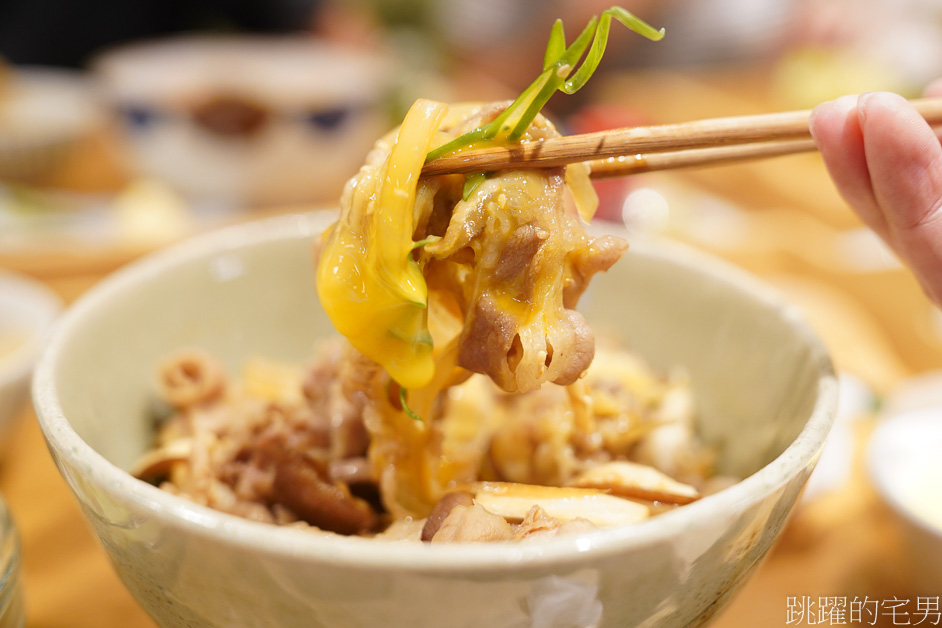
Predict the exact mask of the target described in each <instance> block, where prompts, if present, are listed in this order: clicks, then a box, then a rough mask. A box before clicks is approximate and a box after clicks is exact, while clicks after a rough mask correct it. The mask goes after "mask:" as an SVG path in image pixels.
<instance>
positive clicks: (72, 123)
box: [0, 67, 101, 183]
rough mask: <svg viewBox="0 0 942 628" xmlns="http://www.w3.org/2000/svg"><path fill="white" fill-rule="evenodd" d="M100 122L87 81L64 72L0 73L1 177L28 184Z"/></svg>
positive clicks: (54, 165)
mask: <svg viewBox="0 0 942 628" xmlns="http://www.w3.org/2000/svg"><path fill="white" fill-rule="evenodd" d="M100 120H101V111H100V108H99V104H98V102H97V100H96V98H95V96H94V90H93V88H92V86H91V85H90V83H89V81H88V80H87V79H86V78H85V77H83V76H82V75H80V74H78V73H74V72H70V71H67V70H58V69H51V68H40V67H24V68H10V69H5V70H4V72H3V73H2V76H0V180H8V181H18V182H27V183H28V182H33V181H35V180H37V179H40V178H42V177H43V176H45V175H47V174H48V173H50V172H51V171H53V170H55V169H56V168H57V167H59V166H60V165H61V164H62V163H63V162H64V161H65V160H66V158H67V157H68V156H69V154H70V153H71V151H72V150H74V148H75V146H76V145H77V144H78V143H79V142H80V141H81V140H82V139H84V138H85V137H87V136H88V135H90V134H91V133H92V131H93V129H94V128H95V127H96V125H97V124H98V123H99V122H100Z"/></svg>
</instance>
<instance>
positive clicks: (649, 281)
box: [40, 213, 830, 479]
mask: <svg viewBox="0 0 942 628" xmlns="http://www.w3.org/2000/svg"><path fill="white" fill-rule="evenodd" d="M332 219H333V215H332V214H329V213H327V214H317V215H311V216H291V217H287V218H280V219H276V220H269V221H263V222H260V223H256V224H254V225H248V226H243V227H236V228H234V229H230V230H227V231H223V232H219V233H216V234H212V235H211V236H210V237H205V238H202V239H199V240H196V241H191V242H189V243H184V244H183V245H181V246H178V247H176V248H174V249H172V250H170V251H166V252H164V253H162V254H159V255H157V256H155V257H152V258H150V259H148V260H145V261H144V262H141V263H139V264H137V265H135V266H134V267H133V268H132V269H129V270H128V271H126V272H123V273H120V274H119V275H117V276H114V277H112V278H111V279H110V280H109V281H106V282H105V283H103V284H102V285H100V286H99V287H98V288H97V289H96V290H95V291H94V292H93V293H92V294H91V295H90V296H89V297H88V298H86V299H83V300H82V301H80V302H79V303H78V304H76V306H75V307H74V308H73V310H72V311H71V312H70V315H69V320H68V324H67V325H66V327H67V328H66V329H63V330H62V333H60V334H59V335H58V338H57V339H56V340H55V342H54V343H53V344H54V347H53V350H52V352H51V353H50V354H49V355H47V357H46V360H45V362H47V363H48V364H47V367H48V368H50V369H51V370H50V372H49V376H48V378H47V379H48V381H49V382H51V385H52V390H51V391H46V392H49V393H50V394H52V395H54V396H55V397H57V403H58V404H59V405H60V407H61V411H62V413H63V415H64V417H65V418H66V420H67V421H68V423H69V424H70V425H71V428H73V429H74V430H75V432H77V434H78V436H79V437H80V438H81V439H82V440H84V441H85V442H86V443H88V445H90V446H91V447H92V448H93V449H94V450H95V451H97V452H98V453H99V454H101V455H102V456H103V457H104V458H106V459H107V460H108V461H110V462H111V463H113V464H115V465H117V466H119V467H121V468H125V469H126V468H128V467H129V466H130V465H131V464H132V463H133V462H134V461H135V460H136V459H137V457H138V456H139V455H140V454H141V453H142V452H143V451H145V450H146V449H147V448H148V446H149V443H150V439H151V437H152V431H151V427H150V425H149V423H148V421H147V418H146V417H147V408H148V405H149V404H150V403H151V400H152V398H153V392H154V387H153V382H154V369H155V364H156V363H157V361H158V359H159V358H161V357H162V356H163V355H165V354H166V353H167V352H168V351H171V350H173V349H175V348H178V347H184V346H198V347H202V348H205V349H207V350H209V351H211V352H213V353H215V354H216V355H218V356H219V357H220V358H221V359H222V360H223V361H224V362H225V363H226V364H227V365H228V367H229V368H230V369H231V373H232V374H234V375H238V373H239V367H240V364H242V363H243V361H244V360H246V359H247V358H250V357H258V356H261V357H271V358H276V359H282V360H289V361H304V360H305V359H307V358H308V357H309V356H310V355H311V354H312V351H313V348H314V346H315V344H316V342H317V341H318V339H320V338H323V337H325V336H327V335H331V334H333V333H334V332H333V329H332V326H331V325H330V323H329V321H328V319H327V318H326V316H325V315H324V313H323V311H322V310H321V308H320V305H319V303H318V301H317V297H316V294H315V289H314V276H313V270H312V243H313V241H314V238H315V237H316V234H317V233H319V232H320V230H321V229H322V228H323V227H324V226H326V225H327V224H329V223H330V222H331V221H332ZM580 309H581V310H582V311H583V312H584V313H585V315H586V317H587V319H588V321H589V323H590V325H592V326H593V328H594V329H595V330H596V333H597V334H599V335H615V336H617V337H618V338H620V339H621V340H623V341H624V342H625V343H626V345H627V346H628V347H629V348H630V349H632V350H634V351H637V352H639V353H640V354H642V355H643V356H645V357H646V358H647V359H649V360H650V361H651V362H652V364H653V365H654V366H655V367H656V368H661V369H670V368H675V367H677V366H678V365H680V366H682V367H683V368H684V369H685V370H686V371H687V373H688V374H689V376H690V378H691V384H692V386H693V388H694V394H695V395H696V398H697V399H698V401H699V407H700V415H699V420H700V423H701V428H702V431H703V434H704V436H705V437H706V439H707V440H708V441H710V442H711V443H714V444H716V445H717V446H718V447H719V448H720V459H721V461H722V468H721V471H722V472H724V473H732V474H736V475H739V476H747V475H749V474H752V473H754V472H756V471H758V470H759V469H760V468H762V467H763V466H764V465H766V464H767V463H769V462H770V461H772V460H773V459H775V458H776V457H778V456H780V455H781V454H782V453H783V452H784V451H785V450H786V448H787V447H788V446H789V444H790V443H792V442H793V441H794V440H795V439H796V437H797V436H798V435H799V433H800V432H801V431H802V429H803V428H804V427H805V425H806V423H807V422H808V420H809V417H811V416H812V415H813V411H814V410H815V407H816V404H818V403H819V402H820V385H821V379H822V377H827V376H828V375H829V374H830V363H829V361H828V358H827V355H826V353H825V352H824V350H823V349H822V347H821V345H820V343H819V342H818V341H817V339H816V338H815V337H814V336H813V335H812V334H811V333H810V332H809V331H808V330H807V328H806V327H805V326H804V325H803V324H802V323H801V321H800V320H799V318H798V316H797V313H796V312H794V311H792V310H791V309H789V308H788V307H787V306H784V305H783V304H782V303H781V302H780V301H779V300H778V299H777V298H775V297H774V296H773V295H771V294H770V293H769V292H768V291H767V290H765V289H763V288H762V287H761V285H759V284H758V283H757V282H755V281H754V280H752V279H751V278H750V277H748V276H746V275H745V274H743V273H741V272H740V271H738V270H736V269H734V268H731V267H728V266H726V265H725V264H720V263H718V262H713V261H711V260H705V259H704V258H702V257H701V256H700V255H698V254H695V253H694V252H692V251H688V250H687V249H685V248H676V247H674V246H667V245H653V246H650V245H644V244H641V243H639V244H636V245H633V246H632V248H631V249H630V251H629V253H628V255H627V256H626V258H625V259H623V260H622V261H621V262H619V263H618V264H616V266H615V267H614V268H613V269H612V270H610V271H609V272H608V273H605V274H602V275H599V276H597V277H596V278H595V280H594V283H593V285H592V287H591V289H590V291H589V292H588V293H587V294H586V295H585V297H584V299H583V301H582V303H581V307H580ZM40 392H42V391H40ZM818 427H819V428H820V427H821V426H818ZM823 429H824V430H825V432H826V426H824V428H823ZM47 431H48V430H47ZM815 439H816V441H820V440H823V434H818V435H816V436H815ZM53 446H54V447H55V446H56V444H55V443H53ZM816 446H820V442H816ZM801 455H802V456H807V457H810V456H812V455H813V453H808V452H807V451H806V452H803V453H802V454H801ZM806 463H807V460H804V461H798V462H796V463H795V465H792V467H791V468H792V469H793V470H794V469H795V468H797V466H800V465H803V464H806ZM783 479H784V478H783Z"/></svg>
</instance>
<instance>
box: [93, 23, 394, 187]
mask: <svg viewBox="0 0 942 628" xmlns="http://www.w3.org/2000/svg"><path fill="white" fill-rule="evenodd" d="M390 66H391V64H390V63H389V62H388V60H387V59H383V58H381V57H380V56H379V55H375V54H370V53H366V52H359V51H354V50H350V49H349V48H341V47H338V46H332V45H328V44H325V43H320V42H317V41H315V40H312V39H311V38H302V37H260V36H257V37H250V36H228V37H223V36H216V37H213V36H205V35H204V36H184V37H176V38H170V39H164V40H159V41H154V42H146V43H138V44H131V45H128V46H124V47H121V48H117V49H115V50H112V51H110V52H108V53H106V54H104V55H102V56H101V57H100V58H99V59H98V60H97V61H96V62H95V65H94V68H95V75H96V76H97V78H98V80H99V82H100V85H101V87H102V92H103V95H104V98H105V100H106V101H107V103H108V105H109V108H110V110H111V111H112V112H113V113H114V114H115V115H116V117H117V120H118V121H119V125H118V128H119V130H120V137H121V139H122V142H121V145H122V147H123V148H124V150H125V152H126V155H127V157H128V161H129V163H130V165H131V169H132V170H133V172H134V173H136V174H138V175H140V176H144V177H148V178H153V179H157V180H160V181H163V182H165V183H167V184H169V185H170V186H172V187H173V188H175V189H176V190H177V191H178V192H180V193H182V194H184V195H186V196H188V197H190V198H193V199H198V200H208V201H223V202H230V203H237V204H249V205H263V204H279V203H300V202H310V201H325V200H328V199H329V200H330V201H331V202H333V201H334V200H335V199H337V198H338V197H339V196H340V191H341V188H342V186H343V183H344V182H345V181H346V180H347V179H349V178H350V177H351V176H353V175H354V174H355V173H356V171H357V170H358V169H359V167H360V165H361V164H362V163H363V159H364V157H365V155H366V153H367V151H368V150H369V149H370V148H371V147H372V145H373V142H374V141H375V139H376V138H377V137H378V136H379V135H381V134H382V133H384V132H386V131H387V130H388V129H389V128H391V127H392V125H393V123H392V121H391V120H390V118H389V110H390V108H391V104H390V98H391V93H390V92H391V89H392V86H393V78H392V77H393V76H394V75H395V72H394V71H393V70H392V68H391V67H390ZM217 98H228V99H233V98H234V99H236V100H237V101H238V102H240V103H248V104H250V105H251V106H252V107H257V108H258V111H263V112H265V114H264V115H265V117H264V121H262V122H259V123H258V125H257V127H252V129H253V130H251V131H246V132H234V133H226V132H219V130H218V128H216V127H214V126H212V125H209V126H207V125H205V124H201V123H200V122H199V120H201V118H199V117H194V115H193V111H194V110H195V109H194V107H196V106H197V105H198V104H199V103H206V102H208V101H210V100H212V99H217ZM236 128H238V127H236ZM214 129H216V130H214Z"/></svg>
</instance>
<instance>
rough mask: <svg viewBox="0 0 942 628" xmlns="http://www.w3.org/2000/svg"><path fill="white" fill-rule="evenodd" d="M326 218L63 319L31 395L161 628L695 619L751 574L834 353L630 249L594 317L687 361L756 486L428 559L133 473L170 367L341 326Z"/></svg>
mask: <svg viewBox="0 0 942 628" xmlns="http://www.w3.org/2000/svg"><path fill="white" fill-rule="evenodd" d="M332 220H333V215H331V214H318V215H308V216H286V217H281V218H278V219H272V220H269V221H262V222H258V223H255V224H246V225H243V226H238V227H234V228H230V229H227V230H223V231H219V232H215V233H212V234H209V235H206V236H202V237H200V238H198V239H195V240H192V241H189V242H185V243H183V244H181V245H178V246H176V247H174V248H171V249H168V250H165V251H162V252H158V253H156V254H155V255H153V256H151V257H149V258H146V259H144V260H142V261H140V262H138V263H135V264H134V265H133V266H130V267H127V268H126V269H125V270H122V271H120V272H119V273H118V274H116V275H114V276H113V277H111V278H109V279H107V280H105V281H104V282H103V283H101V284H100V285H98V286H97V287H96V288H95V289H93V290H92V291H90V292H89V293H88V294H87V296H85V297H83V298H82V299H81V300H80V301H78V302H77V303H76V304H75V305H74V306H73V307H72V308H71V310H70V311H69V312H68V313H67V314H66V315H65V316H64V319H63V321H62V324H61V326H60V327H59V329H58V331H57V333H56V334H55V337H54V338H53V339H52V340H51V342H50V344H49V346H48V349H47V351H46V353H45V355H44V357H43V359H42V361H41V364H40V365H39V367H38V369H37V373H36V379H35V384H34V399H35V404H36V407H37V409H38V415H39V420H40V423H41V426H42V429H43V431H44V433H45V435H46V438H47V439H48V442H49V446H50V449H51V451H52V454H53V456H54V457H55V459H56V462H57V464H58V466H59V469H61V471H62V474H63V476H64V477H65V479H66V480H67V482H68V484H69V485H70V486H71V488H72V490H73V491H74V492H75V494H76V495H77V497H78V499H79V501H80V502H81V505H82V508H83V510H84V512H85V514H86V516H87V517H88V520H89V521H90V522H91V524H92V526H93V527H94V530H95V532H96V533H97V534H98V536H99V538H100V539H101V542H102V544H103V546H104V547H105V549H106V550H107V551H108V553H109V554H110V556H111V559H112V561H113V564H114V566H115V569H116V570H117V572H118V574H119V575H120V577H121V579H122V580H123V581H124V583H125V584H126V585H127V587H128V589H130V591H131V592H132V593H133V595H134V596H135V597H136V598H137V599H138V601H139V602H140V603H141V604H142V605H143V607H144V608H145V609H146V610H147V612H148V613H150V615H151V616H152V617H153V618H154V619H155V620H156V621H157V622H158V623H159V624H161V625H163V626H226V627H233V626H324V627H328V626H329V627H332V628H333V627H338V626H352V627H360V626H450V627H461V626H469V627H471V626H474V627H478V626H490V627H517V626H520V627H523V626H539V627H547V628H548V627H553V626H575V625H578V626H607V627H617V628H624V627H625V626H654V625H657V626H696V625H699V624H701V623H704V622H706V621H707V620H708V619H709V618H710V617H711V616H713V614H714V613H716V611H717V610H718V609H719V608H720V607H722V605H723V604H724V603H725V602H726V601H728V600H729V599H730V598H731V596H732V595H733V594H734V592H735V591H736V590H737V589H738V588H739V586H740V585H741V584H743V582H744V581H745V579H746V578H747V576H748V575H749V574H750V573H751V572H752V571H753V570H754V569H755V567H756V566H757V564H758V563H759V561H760V560H761V559H762V557H763V556H764V555H765V554H766V552H767V551H768V550H769V547H770V545H771V544H772V542H773V540H774V539H775V538H776V536H777V535H778V534H779V532H780V530H781V529H782V527H783V525H784V523H785V520H786V517H787V516H788V514H789V511H790V510H791V509H792V507H793V505H794V504H795V501H796V499H797V497H798V495H799V492H800V490H801V488H802V486H803V485H804V483H805V481H806V479H807V477H808V475H809V474H810V473H811V471H812V468H813V467H814V464H815V462H816V460H817V458H818V455H819V453H820V451H821V448H822V445H823V444H824V441H825V437H826V435H827V433H828V430H829V428H830V425H831V422H832V419H833V416H834V412H835V406H836V381H835V378H834V374H833V372H832V367H831V363H830V360H829V358H828V355H827V354H826V352H825V350H824V348H823V347H822V345H821V343H820V342H819V340H818V339H817V337H816V336H814V335H813V334H812V333H811V332H810V331H809V328H808V327H807V326H806V325H805V324H804V323H803V322H802V320H801V318H800V316H799V315H798V314H797V312H796V310H795V309H794V308H793V307H790V306H788V305H785V304H783V303H782V302H781V301H780V300H779V299H778V298H777V297H776V296H774V295H773V294H771V293H770V291H769V290H768V289H766V288H764V287H763V286H762V285H761V284H759V283H758V282H757V281H755V280H753V279H752V278H751V277H749V276H747V275H745V274H744V273H743V272H741V271H739V270H737V269H736V268H733V267H731V266H728V265H726V264H723V263H721V262H718V261H714V260H713V259H711V258H705V257H703V256H702V255H700V254H697V253H695V252H693V251H690V250H688V249H685V248H677V247H676V246H668V245H666V244H651V245H646V244H643V243H637V244H635V245H633V246H632V248H631V250H630V251H629V253H628V255H627V257H626V258H625V259H623V260H622V261H621V262H619V263H618V264H617V265H616V266H615V267H614V268H613V269H612V270H611V271H609V272H608V273H605V274H603V275H601V276H599V277H597V279H595V280H594V284H593V286H592V288H591V290H590V292H588V293H587V294H586V295H585V297H584V300H583V302H582V303H581V307H580V309H582V310H583V311H584V312H585V314H586V317H587V318H588V320H589V321H590V323H591V324H592V325H594V327H595V328H596V330H599V331H600V332H601V333H606V332H613V331H614V332H618V333H619V334H620V335H621V337H622V338H623V339H624V341H625V342H627V343H628V346H630V347H631V348H632V349H634V350H635V351H637V352H639V353H640V354H642V355H644V356H646V357H647V358H648V359H649V360H650V361H651V363H652V364H653V365H654V367H655V368H665V369H666V368H670V367H672V366H677V365H681V366H683V367H684V368H685V369H687V371H688V372H689V374H690V377H691V380H692V386H693V392H694V394H695V395H697V397H698V398H699V402H700V421H701V425H700V427H701V430H702V433H703V435H704V438H706V439H707V440H708V441H709V442H711V443H713V444H715V445H716V447H717V448H718V449H719V452H720V458H721V460H722V468H721V471H722V472H725V473H731V474H737V475H739V476H741V477H743V478H744V479H743V480H742V481H741V482H739V483H738V484H735V485H734V486H732V487H731V488H728V489H725V490H722V491H720V492H718V493H716V494H714V495H711V496H709V497H706V498H704V499H702V500H700V501H698V502H695V503H693V504H691V505H688V506H685V507H683V508H680V509H678V510H675V511H672V512H669V513H666V514H663V515H661V516H658V517H656V518H653V519H650V520H648V521H645V522H643V523H641V524H639V525H633V526H628V527H617V528H609V529H604V530H600V531H595V532H593V533H591V534H586V535H576V536H571V537H568V538H566V537H563V538H556V539H552V540H549V541H546V542H541V543H534V544H478V545H473V544H468V545H464V544H455V545H451V546H430V545H423V544H419V543H416V544H412V543H402V542H399V543H397V542H382V541H375V540H370V539H364V538H347V537H335V536H323V535H314V534H310V533H306V532H303V531H301V530H295V529H285V528H276V527H272V526H269V525H264V524H260V523H254V522H250V521H247V520H242V519H239V518H236V517H232V516H228V515H225V514H220V513H219V512H215V511H212V510H209V509H206V508H203V507H200V506H197V505H194V504H192V503H189V502H187V501H184V500H182V499H180V498H178V497H175V496H173V495H171V494H168V493H166V492H163V491H161V490H159V489H157V488H155V487H153V486H151V485H149V484H146V483H144V482H140V481H138V480H136V479H134V478H133V477H131V476H130V475H129V474H128V473H127V471H126V469H128V468H129V466H130V465H131V464H132V463H133V462H134V461H135V459H136V458H137V457H138V456H139V455H140V454H141V453H142V452H144V451H145V450H146V449H147V448H148V445H149V442H150V439H151V437H152V431H151V425H150V423H149V420H148V418H147V413H146V408H147V406H148V403H149V401H150V399H151V398H152V387H151V382H152V381H153V378H154V366H155V364H156V362H157V360H158V358H159V357H160V356H162V355H164V354H165V353H166V352H167V351H168V350H170V349H172V348H175V347H179V346H182V345H188V346H202V347H204V348H206V349H208V350H210V351H213V352H215V353H216V354H218V355H219V356H220V357H221V359H223V360H224V361H225V362H226V363H227V364H228V365H229V366H230V367H232V368H235V367H237V366H238V365H239V364H240V363H241V362H242V361H243V360H244V359H245V358H246V357H247V356H258V355H262V356H271V357H275V358H280V359H287V360H303V359H305V358H306V357H309V355H310V353H311V350H312V347H313V344H314V343H315V341H316V340H317V339H318V338H321V337H323V336H325V335H327V334H331V333H333V332H332V328H331V326H330V324H329V323H328V320H327V318H326V317H325V315H324V313H323V312H322V311H321V309H320V306H319V304H318V301H317V298H316V296H315V292H314V288H313V284H314V278H313V272H312V268H311V246H312V242H313V241H314V239H315V238H316V237H317V236H318V234H319V233H320V232H321V230H322V229H323V228H324V227H325V226H326V225H327V224H329V223H330V222H331V221H332Z"/></svg>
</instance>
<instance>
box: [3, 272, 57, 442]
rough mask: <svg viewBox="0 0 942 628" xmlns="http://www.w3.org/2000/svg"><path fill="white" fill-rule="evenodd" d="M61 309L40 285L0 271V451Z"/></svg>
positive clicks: (21, 408)
mask: <svg viewBox="0 0 942 628" xmlns="http://www.w3.org/2000/svg"><path fill="white" fill-rule="evenodd" d="M61 309H62V304H61V302H60V300H59V298H58V297H57V296H56V295H55V294H54V293H53V292H52V291H51V290H49V289H48V288H46V287H45V286H44V285H43V284H41V283H39V282H38V281H36V280H34V279H31V278H29V277H26V276H23V275H19V274H16V273H11V272H6V271H0V451H2V450H3V449H4V447H5V445H6V441H7V440H8V439H7V436H8V434H9V431H10V430H11V428H12V427H13V425H14V424H15V422H16V420H17V419H18V418H19V417H20V415H22V414H23V411H24V410H25V408H26V406H27V404H28V403H29V386H30V377H31V376H32V373H33V367H34V366H35V365H36V361H37V360H38V359H39V353H40V350H41V349H42V346H43V343H44V341H45V339H46V336H47V335H48V334H49V332H50V329H51V327H52V325H53V323H54V321H55V320H56V317H57V316H58V314H59V312H60V311H61Z"/></svg>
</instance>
